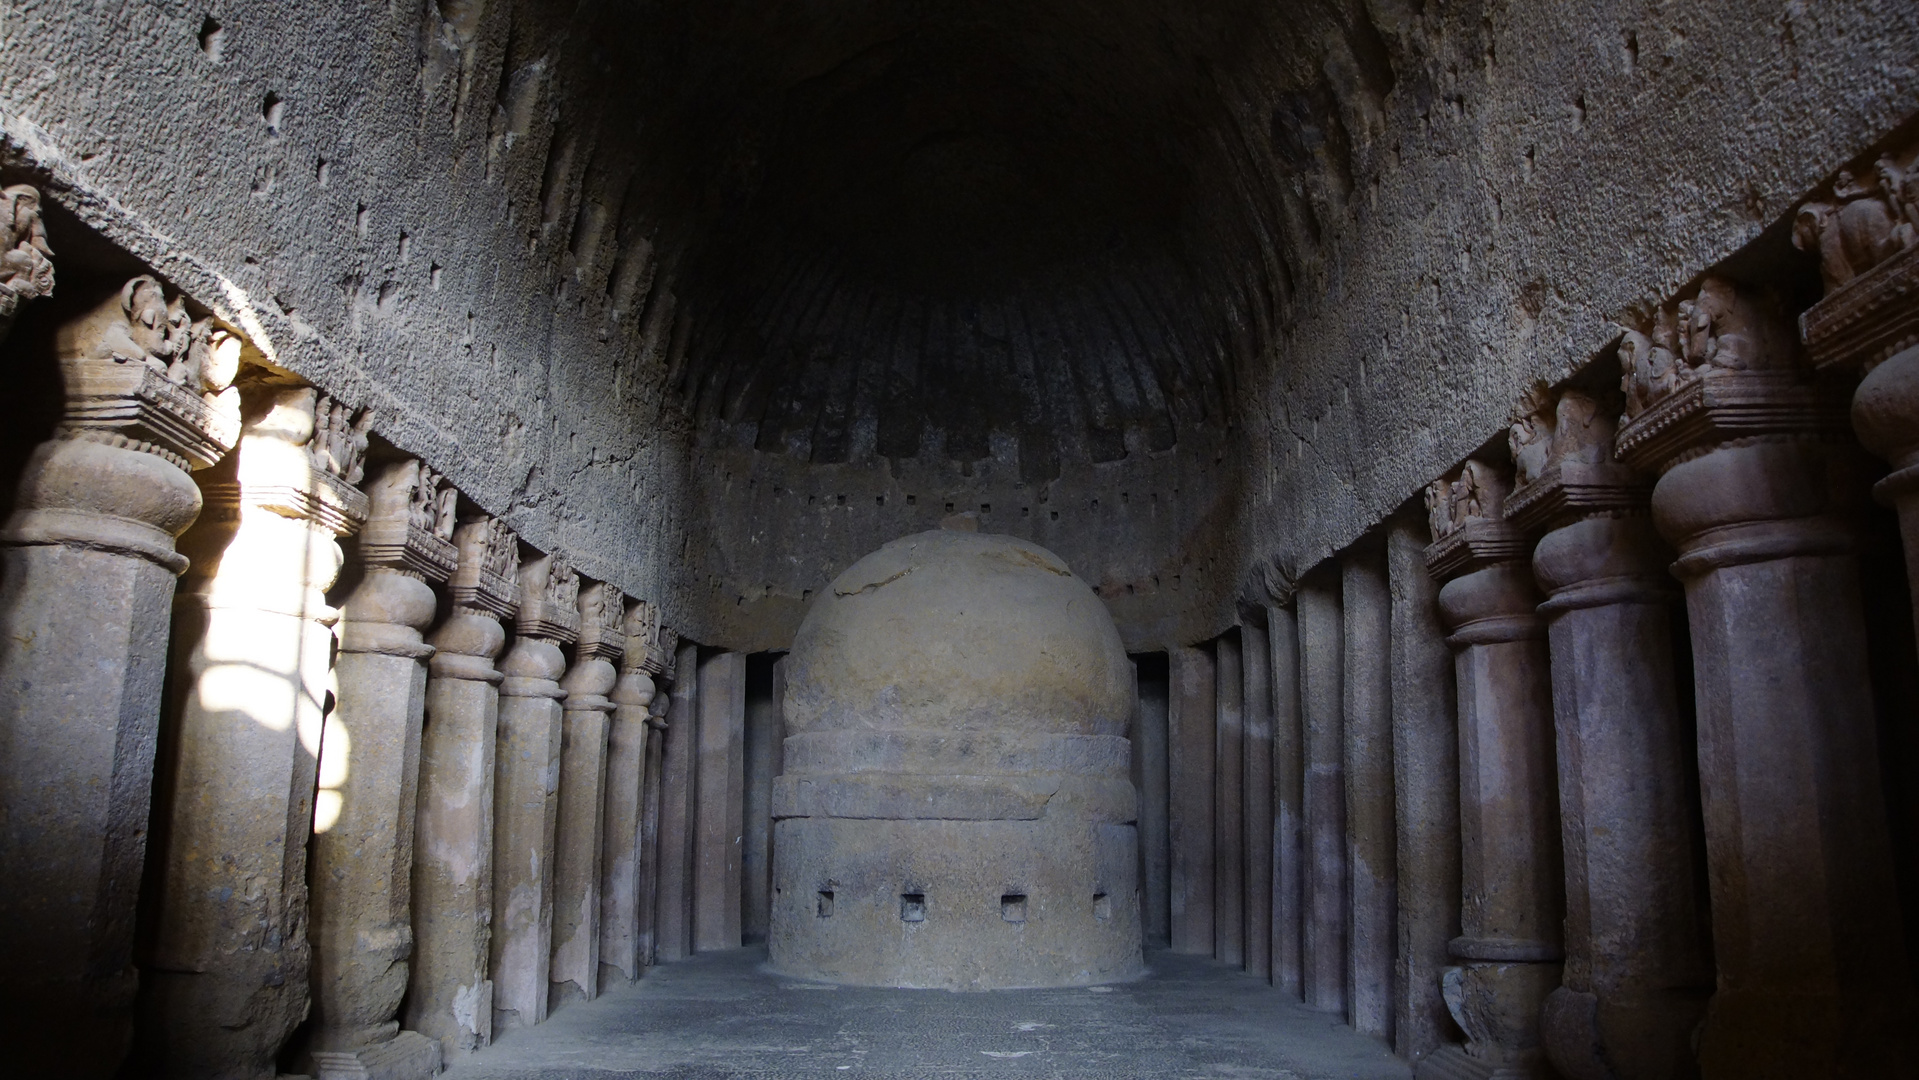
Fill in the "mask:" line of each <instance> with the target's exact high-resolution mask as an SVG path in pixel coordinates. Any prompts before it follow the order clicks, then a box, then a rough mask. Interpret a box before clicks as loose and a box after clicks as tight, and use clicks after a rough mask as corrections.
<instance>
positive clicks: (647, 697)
mask: <svg viewBox="0 0 1919 1080" xmlns="http://www.w3.org/2000/svg"><path fill="white" fill-rule="evenodd" d="M656 620H657V615H656V614H655V609H654V608H653V606H652V605H651V604H647V603H645V602H637V603H634V604H633V605H631V606H630V608H629V609H628V610H627V614H626V623H625V625H624V626H623V627H622V628H621V633H622V634H623V635H624V636H625V639H626V642H625V650H624V652H623V653H622V654H621V655H622V659H621V663H620V681H619V682H618V683H617V684H615V686H614V687H613V693H612V694H611V695H610V696H611V698H612V701H613V727H612V732H611V734H610V735H609V736H608V738H607V747H606V838H605V841H604V846H603V847H602V848H601V854H600V989H602V990H604V989H607V988H608V987H610V986H614V985H616V984H618V983H622V982H632V981H633V980H635V979H637V978H639V977H640V969H641V968H643V967H644V966H645V965H646V956H645V953H644V951H643V949H644V943H643V940H642V912H643V910H644V909H645V904H644V903H643V901H642V897H641V888H642V885H643V882H644V877H645V875H644V872H643V867H644V859H645V855H646V848H647V847H648V846H649V845H647V844H645V843H644V840H643V836H644V833H643V829H642V825H641V822H642V820H643V819H644V817H645V813H646V806H647V801H648V797H649V795H650V794H651V793H650V792H648V791H647V787H646V784H647V776H646V765H647V755H648V754H649V752H650V750H651V748H650V746H649V745H648V743H649V740H648V739H647V735H648V733H649V732H650V731H651V730H652V728H651V726H650V725H649V724H648V721H649V720H651V719H652V706H653V699H654V697H655V696H656V694H655V692H654V687H653V675H652V672H651V671H649V670H648V664H649V663H650V664H652V665H653V667H654V668H655V669H657V668H658V667H659V659H658V657H656V656H654V655H652V649H653V648H654V634H655V633H656V631H657V622H656Z"/></svg>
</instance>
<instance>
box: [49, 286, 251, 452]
mask: <svg viewBox="0 0 1919 1080" xmlns="http://www.w3.org/2000/svg"><path fill="white" fill-rule="evenodd" d="M55 352H56V355H57V356H58V357H59V361H60V367H61V376H62V381H63V383H64V386H65V390H66V398H67V402H66V416H65V419H64V420H63V422H62V435H63V436H65V437H69V438H84V439H91V440H95V441H101V440H105V441H109V442H115V443H116V445H124V446H126V447H128V448H130V449H136V450H143V451H146V452H148V453H154V454H157V455H159V456H161V457H163V458H166V459H167V460H169V461H172V462H173V463H174V464H176V465H178V466H180V467H181V468H183V469H189V470H191V469H203V468H206V467H208V466H210V465H212V464H213V463H215V462H217V461H219V460H220V459H221V458H222V457H224V456H225V455H226V453H227V452H228V451H229V450H231V449H233V447H234V445H235V443H236V442H237V441H238V439H239V436H240V399H239V392H238V391H237V390H236V389H234V388H233V385H232V384H233V381H234V378H235V376H237V375H238V373H239V367H240V353H241V341H240V338H239V337H238V335H236V334H234V333H233V332H232V331H231V330H229V329H227V328H226V327H224V326H222V325H220V324H218V323H217V322H215V321H214V320H213V319H211V318H206V319H200V320H198V321H195V320H194V319H193V318H192V317H191V315H190V314H189V313H188V311H187V307H186V300H185V298H184V297H180V296H175V297H173V298H172V299H171V300H169V299H168V298H167V294H166V288H165V287H164V286H163V285H162V284H161V283H160V281H159V279H158V278H155V277H153V276H152V275H150V274H140V275H137V276H135V277H134V278H132V279H130V280H128V281H127V283H126V284H125V285H123V286H122V287H121V288H120V290H119V292H118V294H116V295H113V296H109V297H107V298H105V299H103V300H102V302H101V303H100V304H98V305H97V306H95V307H94V308H93V309H92V310H91V311H88V312H87V313H86V314H84V315H81V316H80V317H78V318H76V319H73V320H71V321H69V322H66V323H64V324H63V325H61V326H60V327H59V328H58V329H57V330H56V332H55Z"/></svg>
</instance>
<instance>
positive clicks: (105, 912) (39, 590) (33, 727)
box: [0, 188, 240, 1077]
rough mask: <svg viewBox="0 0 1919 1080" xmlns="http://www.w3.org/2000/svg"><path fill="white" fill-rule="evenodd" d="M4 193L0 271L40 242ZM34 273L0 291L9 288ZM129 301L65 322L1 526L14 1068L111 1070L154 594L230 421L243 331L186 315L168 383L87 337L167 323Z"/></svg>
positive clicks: (153, 676)
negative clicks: (51, 407) (186, 356)
mask: <svg viewBox="0 0 1919 1080" xmlns="http://www.w3.org/2000/svg"><path fill="white" fill-rule="evenodd" d="M5 194H6V197H7V199H9V200H10V201H11V205H12V207H13V210H14V217H13V221H14V223H15V226H16V228H15V232H14V234H13V240H14V247H12V248H11V249H10V250H9V251H8V252H7V253H5V254H4V255H0V266H5V267H8V268H9V269H8V270H7V271H6V272H7V273H17V272H19V269H20V268H19V267H17V266H16V264H17V263H18V262H19V259H17V258H15V254H16V253H19V252H21V251H22V250H23V249H22V248H21V246H20V245H21V243H22V242H23V241H22V237H23V235H24V237H25V239H24V243H25V249H26V250H28V251H34V252H38V251H39V250H40V249H38V248H35V247H34V245H33V239H32V238H33V235H34V229H35V228H36V226H35V225H34V224H32V223H29V224H28V226H27V228H26V232H25V233H24V234H22V233H21V232H20V231H19V228H18V226H19V223H20V221H21V218H20V216H19V215H20V213H21V208H22V206H23V205H24V204H23V201H22V200H23V198H24V196H20V195H16V189H11V188H10V189H8V190H7V192H6V193H5ZM0 225H4V222H0ZM23 257H25V258H27V260H28V265H27V266H26V267H25V269H26V270H27V271H31V270H32V266H33V265H34V264H32V261H31V257H30V256H23ZM32 279H33V274H32V273H30V272H29V273H28V274H27V278H26V280H25V281H22V280H21V279H20V278H18V277H15V278H11V279H7V280H9V281H11V285H6V286H0V288H9V287H11V288H14V289H15V293H14V299H15V300H16V301H17V300H19V299H23V298H24V296H25V292H26V290H28V289H29V288H37V286H32V285H31V281H32ZM135 280H136V281H140V282H151V283H153V288H154V289H155V290H157V289H158V283H157V282H154V281H153V279H152V278H137V279H135ZM36 295H37V294H36ZM122 295H123V296H124V295H125V293H124V292H123V294H122ZM155 295H157V292H156V294H155ZM166 311H167V309H166V307H165V305H164V304H163V305H161V306H160V307H159V309H158V312H157V313H158V314H160V315H164V314H165V313H166ZM143 314H155V313H154V312H152V311H143ZM129 316H130V312H128V311H127V310H125V309H124V308H123V307H122V306H121V301H120V299H119V298H117V297H116V298H115V299H112V300H110V301H108V303H107V304H106V305H104V306H103V308H102V310H100V311H97V312H95V313H94V314H92V315H90V316H87V317H83V318H82V319H80V320H79V321H78V322H77V323H76V324H75V325H74V326H71V327H69V328H67V329H66V330H65V331H63V332H62V333H61V335H60V338H61V355H60V361H59V362H60V369H61V375H62V376H63V380H64V382H65V386H66V392H67V399H66V405H65V416H64V419H63V421H62V424H61V427H60V429H59V430H58V432H57V434H56V435H55V437H54V438H53V439H51V440H49V441H47V442H45V443H42V444H40V445H39V446H38V447H36V448H35V449H34V451H33V453H32V456H31V458H30V459H29V460H28V462H27V464H26V467H25V468H24V470H23V471H22V473H21V476H20V484H19V488H18V492H17V495H16V498H15V501H14V504H13V511H12V514H11V515H10V516H9V517H8V518H7V521H6V523H5V526H4V529H3V530H0V570H4V573H0V581H3V582H4V583H3V584H0V629H4V638H3V639H0V640H4V641H5V642H6V647H5V648H0V879H3V880H5V881H6V882H7V883H8V884H7V886H6V887H4V888H0V955H3V956H5V957H6V964H5V969H4V971H0V1035H4V1043H5V1046H6V1057H7V1062H8V1066H9V1067H10V1068H12V1069H17V1070H20V1072H21V1073H22V1074H23V1075H27V1074H39V1073H49V1074H51V1073H55V1072H57V1073H58V1074H59V1075H62V1076H71V1077H104V1076H111V1075H112V1074H113V1073H114V1071H115V1070H116V1069H117V1068H118V1067H119V1065H120V1061H121V1058H122V1057H123V1056H124V1055H125V1053H126V1050H127V1046H128V1040H129V1038H130V1037H131V1032H132V1021H133V997H134V989H135V982H136V975H135V971H134V966H133V955H132V954H133V928H134V909H135V905H136V901H137V899H138V893H139V889H140V878H141V870H142V866H143V863H144V860H145V858H146V852H147V820H148V809H149V799H150V793H151V792H152V789H153V774H154V748H155V740H156V737H157V734H158V729H159V721H160V706H161V696H162V682H163V680H164V678H165V675H166V669H165V664H164V658H165V656H166V651H167V636H168V609H169V605H170V604H171V602H172V599H173V596H174V587H175V579H176V578H177V577H178V576H179V575H180V573H181V572H182V571H184V570H185V569H186V568H187V559H186V558H185V557H184V556H183V555H181V554H180V553H178V552H177V551H176V550H175V548H174V538H175V537H177V536H179V535H180V534H181V533H182V532H183V531H185V530H186V528H187V526H188V525H190V524H192V522H193V521H194V519H195V517H196V516H197V515H198V514H199V513H200V508H201V495H200V489H199V488H198V487H197V486H196V485H195V484H194V482H193V480H192V478H191V476H190V475H189V470H192V469H203V468H206V467H207V466H209V465H211V464H213V463H214V462H215V461H218V460H219V459H220V458H221V457H222V456H223V455H224V454H226V453H227V451H229V450H231V449H232V448H233V445H234V442H235V441H236V440H237V439H238V438H239V434H240V420H239V411H238V409H237V407H235V405H236V402H235V401H234V399H233V398H232V397H230V396H229V397H227V398H219V397H212V398H211V400H209V395H210V393H211V391H212V390H213V389H215V388H216V387H218V388H221V389H224V385H223V384H224V383H225V382H226V381H230V380H231V378H232V376H233V371H232V369H233V367H235V366H237V364H238V361H239V351H240V341H239V339H238V338H235V337H232V336H230V335H226V334H224V333H221V332H217V331H214V330H213V329H212V328H211V327H209V326H202V327H200V328H195V329H194V331H193V334H194V342H195V347H196V348H199V349H202V350H205V352H206V355H205V356H203V357H201V359H203V360H206V361H207V362H206V363H204V364H202V365H201V371H202V379H201V382H200V385H191V384H188V385H182V384H181V383H179V382H176V381H174V380H173V379H171V378H169V377H168V375H167V374H166V371H165V368H166V365H164V364H163V365H161V370H159V371H155V370H154V369H153V367H152V366H151V365H149V364H146V363H143V362H142V357H141V356H134V355H128V356H127V357H126V358H124V359H115V358H114V356H113V353H112V350H110V349H101V348H100V347H99V345H100V343H101V342H102V341H103V340H121V339H130V337H131V335H134V334H139V335H141V336H142V337H149V338H151V340H149V341H148V344H151V345H154V346H156V347H159V346H161V341H160V340H159V337H161V336H164V334H165V333H166V332H167V330H168V329H169V328H170V327H169V326H168V324H167V323H165V322H164V321H162V322H161V324H160V326H159V327H157V328H155V327H154V326H152V325H151V324H149V323H146V322H142V323H140V324H139V325H131V324H130V323H129ZM137 347H138V346H130V347H128V348H127V349H125V350H123V351H125V352H127V353H129V354H131V353H132V352H133V349H134V348H137ZM141 351H142V354H144V352H145V350H141ZM102 352H105V353H106V355H105V356H101V355H100V353H102Z"/></svg>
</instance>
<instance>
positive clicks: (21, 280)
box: [0, 184, 53, 343]
mask: <svg viewBox="0 0 1919 1080" xmlns="http://www.w3.org/2000/svg"><path fill="white" fill-rule="evenodd" d="M52 295H53V248H52V247H50V246H48V244H47V227H46V225H45V224H43V223H42V222H41V220H40V189H38V188H36V187H34V186H33V185H31V184H14V185H12V186H10V187H6V188H0V343H4V342H5V341H6V340H7V335H8V334H9V333H11V332H12V331H13V320H14V319H15V317H17V316H18V315H19V313H20V305H21V304H24V303H25V302H27V301H28V300H32V299H35V298H37V297H42V296H52Z"/></svg>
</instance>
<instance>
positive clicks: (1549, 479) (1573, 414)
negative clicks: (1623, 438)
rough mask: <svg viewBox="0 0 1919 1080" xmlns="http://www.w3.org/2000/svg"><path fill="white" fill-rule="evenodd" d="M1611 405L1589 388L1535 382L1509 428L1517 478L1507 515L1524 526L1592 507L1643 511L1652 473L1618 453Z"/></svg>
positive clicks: (1572, 516) (1573, 516) (1594, 510)
mask: <svg viewBox="0 0 1919 1080" xmlns="http://www.w3.org/2000/svg"><path fill="white" fill-rule="evenodd" d="M1615 427H1616V424H1615V421H1614V419H1613V413H1612V409H1610V408H1609V407H1607V406H1606V405H1605V404H1604V403H1603V402H1601V401H1600V400H1599V399H1598V398H1595V397H1594V396H1593V395H1591V394H1588V393H1586V392H1585V391H1583V390H1565V391H1561V392H1559V393H1554V392H1552V391H1550V390H1548V389H1547V388H1546V387H1545V386H1543V385H1539V386H1534V387H1533V388H1531V389H1530V390H1529V391H1528V392H1527V394H1526V396H1525V397H1524V398H1523V399H1522V400H1521V401H1520V404H1519V406H1518V408H1517V409H1516V410H1515V411H1514V415H1513V424H1512V428H1511V429H1510V431H1509V433H1508V435H1509V439H1510V441H1511V444H1512V451H1513V461H1514V462H1516V463H1517V465H1516V467H1515V469H1514V479H1515V480H1516V481H1517V483H1516V485H1515V486H1514V488H1513V490H1512V493H1511V494H1510V495H1508V496H1507V497H1506V505H1505V516H1506V520H1507V521H1510V522H1512V523H1513V524H1514V525H1517V526H1519V527H1520V528H1522V529H1526V530H1529V531H1530V530H1537V529H1544V528H1550V527H1553V526H1555V525H1558V524H1561V523H1564V522H1567V521H1571V520H1577V519H1578V518H1582V517H1586V516H1589V515H1592V514H1620V513H1634V512H1640V511H1643V510H1644V509H1645V507H1646V501H1647V499H1648V498H1650V497H1651V494H1652V480H1651V478H1650V477H1647V476H1645V475H1644V474H1642V473H1638V472H1635V471H1633V470H1632V469H1629V468H1627V467H1626V466H1625V465H1622V464H1620V462H1619V461H1618V460H1617V459H1616V458H1615V457H1614V455H1613V438H1614V433H1615Z"/></svg>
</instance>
